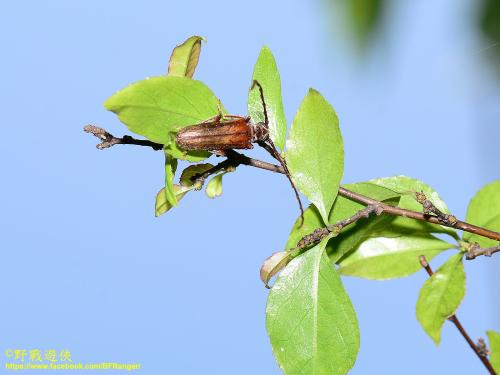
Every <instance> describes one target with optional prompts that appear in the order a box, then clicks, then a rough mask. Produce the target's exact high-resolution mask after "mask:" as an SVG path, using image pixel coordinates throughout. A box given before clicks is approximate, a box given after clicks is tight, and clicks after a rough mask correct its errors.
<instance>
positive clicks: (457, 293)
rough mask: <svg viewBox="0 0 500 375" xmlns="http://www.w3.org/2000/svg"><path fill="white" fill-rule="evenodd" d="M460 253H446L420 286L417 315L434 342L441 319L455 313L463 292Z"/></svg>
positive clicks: (441, 325)
mask: <svg viewBox="0 0 500 375" xmlns="http://www.w3.org/2000/svg"><path fill="white" fill-rule="evenodd" d="M462 257H463V254H462V253H458V254H456V255H453V256H452V257H450V258H449V259H448V260H447V261H446V263H444V264H443V265H442V266H441V267H439V269H438V270H437V271H436V272H435V273H434V275H432V277H430V278H429V279H427V281H426V282H425V283H424V285H423V286H422V289H420V294H419V296H418V301H417V319H418V321H419V322H420V324H421V325H422V328H423V329H424V331H425V332H427V334H428V335H429V336H430V337H431V338H432V340H434V342H435V343H436V345H439V342H440V341H441V328H442V327H443V324H444V322H445V320H446V319H448V318H449V317H450V316H451V315H453V314H454V313H455V311H456V310H457V309H458V306H459V305H460V302H462V299H463V298H464V295H465V272H464V265H463V263H462Z"/></svg>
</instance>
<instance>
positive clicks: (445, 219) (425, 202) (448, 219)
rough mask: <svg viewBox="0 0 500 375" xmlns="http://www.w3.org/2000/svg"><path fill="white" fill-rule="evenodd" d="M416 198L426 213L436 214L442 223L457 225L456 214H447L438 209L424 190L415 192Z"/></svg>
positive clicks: (451, 225) (450, 225)
mask: <svg viewBox="0 0 500 375" xmlns="http://www.w3.org/2000/svg"><path fill="white" fill-rule="evenodd" d="M415 199H416V200H417V202H418V203H420V204H421V205H422V207H423V210H424V215H429V216H435V217H436V218H437V219H438V220H439V222H440V223H441V224H444V225H446V226H449V227H452V228H453V227H455V225H456V224H457V223H458V220H457V218H456V217H455V216H453V215H450V214H445V213H444V212H442V211H441V210H440V209H438V208H437V207H436V206H435V205H434V203H432V202H431V201H430V200H429V199H427V196H426V195H425V194H424V192H423V191H421V192H418V191H417V192H415Z"/></svg>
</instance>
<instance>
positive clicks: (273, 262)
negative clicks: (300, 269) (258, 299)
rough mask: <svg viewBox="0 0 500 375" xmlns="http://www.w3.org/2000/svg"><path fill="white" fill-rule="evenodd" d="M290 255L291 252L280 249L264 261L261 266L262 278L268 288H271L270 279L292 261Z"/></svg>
mask: <svg viewBox="0 0 500 375" xmlns="http://www.w3.org/2000/svg"><path fill="white" fill-rule="evenodd" d="M290 255H291V254H290V253H289V252H287V251H278V252H277V253H273V254H271V256H270V257H269V258H267V259H266V260H265V261H264V263H262V266H261V267H260V279H261V280H262V282H263V283H264V284H265V285H266V288H268V289H270V287H269V280H271V279H272V277H273V276H274V275H276V274H277V273H278V272H280V271H281V270H282V269H283V268H285V266H286V265H287V264H288V262H290Z"/></svg>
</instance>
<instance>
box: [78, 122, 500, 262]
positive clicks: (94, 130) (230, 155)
mask: <svg viewBox="0 0 500 375" xmlns="http://www.w3.org/2000/svg"><path fill="white" fill-rule="evenodd" d="M84 130H85V131H86V132H88V133H91V134H93V135H95V136H96V137H98V138H99V139H101V140H102V142H101V143H100V144H98V145H97V148H99V149H102V148H107V147H111V146H114V145H115V144H128V145H139V146H148V147H151V148H152V149H153V150H161V149H162V148H163V145H162V144H160V143H155V142H151V141H147V140H140V139H135V138H132V137H131V136H128V135H126V136H123V137H122V138H117V137H114V136H113V135H111V134H110V133H108V132H107V131H106V130H104V129H102V128H98V127H96V126H94V125H87V126H85V128H84ZM225 154H226V157H227V160H225V161H223V162H222V163H220V164H224V166H223V167H227V166H233V167H237V166H238V165H248V166H251V167H255V168H260V169H265V170H267V171H271V172H275V173H282V174H285V171H284V169H283V167H282V166H280V165H276V164H272V163H268V162H265V161H262V160H257V159H253V158H250V157H248V156H246V155H243V154H241V153H239V152H237V151H234V150H232V149H229V150H225ZM221 168H222V167H218V166H216V167H215V169H216V170H220V169H221ZM339 195H342V196H343V197H346V198H348V199H351V200H353V201H356V202H358V203H361V204H364V205H366V206H370V205H376V206H377V207H378V208H380V209H381V210H382V211H383V213H385V214H388V215H395V216H403V217H408V218H410V219H415V220H420V221H426V222H429V223H432V224H438V225H442V226H445V227H450V228H455V229H459V230H463V231H465V232H470V233H474V234H477V235H479V236H482V237H487V238H491V239H493V240H496V241H500V233H498V232H495V231H492V230H489V229H487V228H483V227H479V226H476V225H473V224H469V223H466V222H464V221H460V220H456V221H451V222H446V221H443V220H442V219H440V218H439V217H438V216H432V215H428V214H425V213H422V212H417V211H411V210H407V209H404V208H400V207H394V206H390V205H388V204H385V203H383V202H380V201H377V200H375V199H372V198H370V197H367V196H364V195H362V194H358V193H355V192H353V191H350V190H347V189H345V188H343V187H342V186H341V187H339ZM496 251H500V250H495V251H491V252H490V253H494V252H496ZM490 253H478V254H477V255H476V256H479V255H487V254H490Z"/></svg>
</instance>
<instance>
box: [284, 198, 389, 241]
mask: <svg viewBox="0 0 500 375" xmlns="http://www.w3.org/2000/svg"><path fill="white" fill-rule="evenodd" d="M374 212H375V213H376V214H377V215H380V214H381V213H382V211H380V209H379V206H378V205H369V206H367V207H365V208H363V209H362V210H359V211H358V212H356V213H355V214H354V215H352V216H351V217H348V218H347V219H344V220H340V221H338V222H336V223H335V224H331V225H328V226H326V227H325V228H318V229H315V230H314V231H313V232H312V233H310V234H308V235H305V236H304V237H302V238H301V239H300V241H299V242H298V243H297V246H296V247H294V248H293V249H291V250H290V251H297V250H302V249H304V248H306V247H309V246H312V245H315V244H317V243H318V242H320V241H321V240H322V239H323V238H325V237H326V236H328V235H329V234H330V233H333V235H334V236H338V235H339V234H340V232H341V231H342V230H343V229H344V228H345V227H346V226H348V225H351V224H353V223H355V222H356V221H358V220H360V219H363V218H368V216H370V214H372V213H374Z"/></svg>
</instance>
